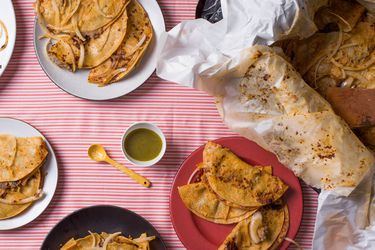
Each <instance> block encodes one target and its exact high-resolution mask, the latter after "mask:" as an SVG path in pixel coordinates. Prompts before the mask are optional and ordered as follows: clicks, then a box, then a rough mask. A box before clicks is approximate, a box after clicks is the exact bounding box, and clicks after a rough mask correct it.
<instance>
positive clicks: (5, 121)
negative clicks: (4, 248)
mask: <svg viewBox="0 0 375 250" xmlns="http://www.w3.org/2000/svg"><path fill="white" fill-rule="evenodd" d="M0 133H6V134H12V135H14V136H18V137H29V136H41V137H43V139H44V140H45V142H46V145H47V148H48V152H49V154H48V157H47V160H46V162H45V163H44V166H43V167H42V168H43V173H44V175H45V177H44V184H43V194H44V195H43V197H42V198H41V199H40V200H37V201H35V202H34V203H33V204H32V205H31V206H30V207H29V208H28V209H26V210H25V211H23V212H22V213H21V214H19V215H17V216H15V217H12V218H9V219H5V220H0V230H8V229H13V228H17V227H21V226H23V225H25V224H27V223H29V222H31V221H33V220H34V219H36V218H37V217H38V216H39V215H40V214H41V213H43V211H44V210H45V209H46V208H47V206H48V205H49V203H50V202H51V200H52V197H53V195H54V194H55V190H56V186H57V178H58V168H57V160H56V156H55V153H54V152H53V149H52V147H51V145H50V144H49V143H48V141H47V140H46V138H45V137H44V136H43V135H42V134H41V133H40V132H39V131H38V130H37V129H36V128H34V127H33V126H31V125H30V124H28V123H25V122H23V121H20V120H16V119H12V118H0Z"/></svg>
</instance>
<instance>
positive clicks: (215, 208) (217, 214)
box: [178, 163, 272, 224]
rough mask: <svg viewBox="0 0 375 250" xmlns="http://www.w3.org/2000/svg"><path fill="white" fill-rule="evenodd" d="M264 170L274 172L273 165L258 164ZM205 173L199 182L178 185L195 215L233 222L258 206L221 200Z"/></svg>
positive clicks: (238, 220)
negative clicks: (208, 184) (209, 184)
mask: <svg viewBox="0 0 375 250" xmlns="http://www.w3.org/2000/svg"><path fill="white" fill-rule="evenodd" d="M202 168H203V164H202V163H200V164H198V165H197V170H199V169H202ZM258 168H260V169H261V170H262V171H266V172H267V173H269V174H272V167H271V166H264V167H263V166H258ZM205 180H206V178H205V176H204V173H203V175H202V176H201V177H200V181H199V182H197V183H190V184H187V185H184V186H180V187H178V192H179V194H180V197H181V199H182V201H183V202H184V204H185V206H186V207H187V208H188V209H189V210H190V211H191V212H193V213H194V214H195V215H197V216H199V217H201V218H203V219H205V220H208V221H211V222H214V223H218V224H232V223H237V222H240V221H242V220H244V219H246V218H248V217H249V216H251V215H252V214H253V213H255V212H256V210H257V209H258V207H253V208H241V207H239V206H236V205H234V206H232V205H233V204H230V203H229V202H227V201H225V200H221V199H220V198H219V197H218V196H217V195H216V194H215V193H214V192H213V191H211V190H210V188H209V187H208V186H207V184H206V183H205Z"/></svg>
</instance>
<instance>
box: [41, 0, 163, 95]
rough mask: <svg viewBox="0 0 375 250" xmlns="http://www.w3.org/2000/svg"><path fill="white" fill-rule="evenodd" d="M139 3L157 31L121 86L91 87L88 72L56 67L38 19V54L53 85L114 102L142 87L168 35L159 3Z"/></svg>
mask: <svg viewBox="0 0 375 250" xmlns="http://www.w3.org/2000/svg"><path fill="white" fill-rule="evenodd" d="M139 3H140V4H141V5H142V6H143V8H144V9H145V11H146V12H147V14H148V16H149V18H150V20H151V23H152V26H153V29H154V37H153V39H152V41H151V44H150V46H149V47H148V48H147V50H146V53H145V55H144V56H143V58H142V60H141V61H140V63H139V65H138V66H137V68H136V69H135V70H134V71H132V72H131V73H130V74H129V75H128V76H126V77H125V78H124V79H122V80H120V81H119V82H116V83H113V84H110V85H108V86H105V87H98V86H97V85H96V84H92V83H89V82H88V81H87V76H88V74H89V71H88V70H79V71H77V72H75V73H72V72H70V71H67V70H64V69H62V68H59V67H58V66H57V65H55V64H54V63H52V62H51V61H50V59H49V58H48V55H47V54H46V51H45V47H46V43H47V39H42V40H39V39H38V37H39V36H41V35H42V34H43V31H42V29H41V27H40V26H39V24H38V22H37V19H35V22H34V47H35V52H36V55H37V57H38V60H39V63H40V65H41V66H42V68H43V70H44V72H45V73H46V74H47V76H48V77H49V78H50V79H51V81H52V82H54V83H55V84H56V85H57V86H58V87H59V88H61V89H62V90H64V91H65V92H67V93H69V94H71V95H74V96H77V97H80V98H83V99H89V100H108V99H114V98H117V97H120V96H123V95H126V94H128V93H130V92H131V91H133V90H135V89H136V88H138V87H139V86H141V85H142V84H143V83H144V82H145V81H146V80H147V79H148V78H149V77H150V76H151V74H152V73H153V72H154V70H155V68H156V62H157V57H158V53H159V51H160V49H161V48H160V47H161V45H162V44H161V42H160V36H161V34H162V33H163V32H164V31H165V24H164V18H163V14H162V12H161V10H160V7H159V5H158V3H157V1H147V0H139Z"/></svg>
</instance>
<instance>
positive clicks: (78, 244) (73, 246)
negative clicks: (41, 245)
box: [60, 232, 155, 250]
mask: <svg viewBox="0 0 375 250" xmlns="http://www.w3.org/2000/svg"><path fill="white" fill-rule="evenodd" d="M89 233H90V234H89V235H87V236H86V237H83V238H79V239H74V238H72V239H70V240H69V241H68V242H66V243H65V244H64V245H63V246H62V247H61V248H60V250H85V249H129V250H133V249H134V250H149V249H150V241H152V240H154V239H155V236H147V234H146V233H143V234H141V235H140V236H139V237H138V238H135V239H132V238H130V237H125V236H122V235H121V232H117V233H113V234H108V233H104V232H102V233H101V234H98V233H92V232H89Z"/></svg>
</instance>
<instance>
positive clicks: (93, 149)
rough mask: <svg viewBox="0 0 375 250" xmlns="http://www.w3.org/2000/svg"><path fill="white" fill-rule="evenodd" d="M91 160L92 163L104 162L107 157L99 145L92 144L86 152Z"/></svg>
mask: <svg viewBox="0 0 375 250" xmlns="http://www.w3.org/2000/svg"><path fill="white" fill-rule="evenodd" d="M87 153H88V155H89V157H90V158H91V160H94V161H105V159H106V158H107V157H108V155H107V152H106V151H105V149H104V148H103V146H102V145H100V144H92V145H91V146H90V147H89V149H88V151H87Z"/></svg>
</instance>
